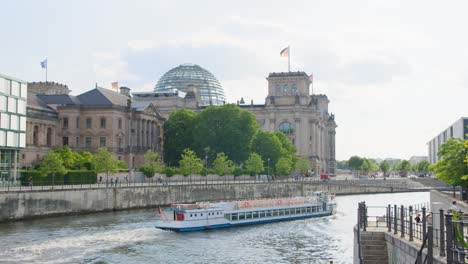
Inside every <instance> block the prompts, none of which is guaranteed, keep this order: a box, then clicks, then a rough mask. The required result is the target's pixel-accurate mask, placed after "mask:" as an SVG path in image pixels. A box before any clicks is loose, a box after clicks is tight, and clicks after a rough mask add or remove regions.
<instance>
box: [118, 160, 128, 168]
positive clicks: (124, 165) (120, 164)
mask: <svg viewBox="0 0 468 264" xmlns="http://www.w3.org/2000/svg"><path fill="white" fill-rule="evenodd" d="M116 166H117V169H119V170H128V164H127V162H125V160H117V161H116Z"/></svg>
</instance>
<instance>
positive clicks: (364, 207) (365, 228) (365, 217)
mask: <svg viewBox="0 0 468 264" xmlns="http://www.w3.org/2000/svg"><path fill="white" fill-rule="evenodd" d="M362 208H363V211H364V231H367V207H366V202H362Z"/></svg>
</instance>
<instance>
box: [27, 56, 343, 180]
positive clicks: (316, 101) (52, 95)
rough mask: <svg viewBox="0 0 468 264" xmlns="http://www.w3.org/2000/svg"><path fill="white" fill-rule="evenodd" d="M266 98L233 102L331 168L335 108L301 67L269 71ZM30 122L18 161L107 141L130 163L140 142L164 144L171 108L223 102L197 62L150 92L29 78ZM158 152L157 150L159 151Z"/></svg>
mask: <svg viewBox="0 0 468 264" xmlns="http://www.w3.org/2000/svg"><path fill="white" fill-rule="evenodd" d="M266 80H267V85H268V94H267V96H266V98H265V103H264V104H253V102H251V103H250V104H249V103H247V104H246V103H245V102H243V100H240V101H238V102H237V104H238V105H239V107H241V108H242V109H245V110H247V111H250V112H252V113H253V114H254V115H255V116H256V119H257V122H258V124H259V126H260V128H261V129H262V130H266V131H277V130H280V131H282V132H284V133H285V134H286V135H288V137H289V138H290V140H291V141H292V142H293V143H294V144H295V145H296V147H297V150H298V154H299V155H300V156H302V157H304V158H307V159H308V160H309V161H310V163H311V165H312V166H313V168H314V171H315V172H317V173H321V172H328V173H331V174H334V173H335V170H336V162H335V129H336V127H337V125H336V123H335V120H334V115H333V114H331V113H329V112H328V103H329V102H330V101H329V100H328V98H327V96H326V95H323V94H311V91H310V85H311V81H310V79H309V76H308V75H307V74H306V73H305V72H279V73H270V74H269V75H268V77H267V78H266ZM28 90H29V94H30V96H28V105H27V112H28V127H27V128H28V129H27V133H28V135H27V137H26V149H24V150H23V151H22V155H21V164H22V166H31V165H32V164H34V163H36V162H37V161H39V160H40V159H41V158H42V156H43V155H44V154H45V152H46V151H47V150H50V149H52V148H54V147H58V146H64V145H68V146H70V147H71V148H72V149H76V150H90V151H94V150H95V149H97V148H99V147H102V146H105V147H107V148H109V149H110V150H112V151H113V152H114V155H115V156H116V157H117V158H118V159H123V160H125V161H126V162H127V163H128V164H129V167H131V168H134V167H138V166H140V165H141V164H142V163H143V154H144V152H146V150H148V149H151V150H154V151H158V152H160V153H161V152H162V141H163V137H162V135H163V133H162V124H163V123H164V120H166V119H167V117H168V116H169V114H170V113H171V112H172V111H174V110H176V109H191V110H194V111H200V110H202V109H204V108H205V107H207V106H209V105H223V104H225V103H227V102H226V97H225V95H224V90H223V88H222V86H221V84H220V82H219V81H218V80H217V78H216V77H215V76H214V75H213V74H211V73H210V72H209V71H207V70H206V69H204V68H202V67H200V66H199V65H195V64H182V65H180V66H178V67H175V68H173V69H171V70H169V71H168V72H166V73H165V74H164V75H163V76H162V77H161V78H160V79H159V81H158V82H157V84H156V85H155V88H154V90H153V91H152V92H138V93H131V91H130V89H129V88H127V87H120V91H119V92H117V91H111V90H107V89H103V88H100V87H95V88H94V89H92V90H90V91H87V92H85V93H83V94H80V95H77V96H73V95H70V94H69V93H70V90H69V89H68V87H66V86H65V85H62V84H57V83H53V82H46V83H44V82H40V83H29V85H28ZM161 154H162V153H161Z"/></svg>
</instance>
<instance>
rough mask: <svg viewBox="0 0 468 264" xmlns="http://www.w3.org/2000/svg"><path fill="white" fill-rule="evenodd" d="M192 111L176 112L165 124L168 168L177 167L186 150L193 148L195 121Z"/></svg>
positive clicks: (165, 152)
mask: <svg viewBox="0 0 468 264" xmlns="http://www.w3.org/2000/svg"><path fill="white" fill-rule="evenodd" d="M196 118H197V114H196V113H195V112H194V111H192V110H187V109H181V110H175V111H173V112H172V113H171V114H170V115H169V118H168V119H167V120H166V122H164V125H163V130H164V143H163V144H164V147H163V151H164V161H165V163H166V164H167V165H168V166H176V165H177V164H178V163H179V160H180V157H181V155H182V153H183V151H184V149H186V148H193V140H194V135H193V132H194V131H195V120H196Z"/></svg>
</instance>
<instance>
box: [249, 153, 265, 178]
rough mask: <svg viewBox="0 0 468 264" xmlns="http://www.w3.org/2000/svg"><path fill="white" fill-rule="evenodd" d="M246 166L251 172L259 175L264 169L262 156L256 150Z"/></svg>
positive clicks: (251, 154)
mask: <svg viewBox="0 0 468 264" xmlns="http://www.w3.org/2000/svg"><path fill="white" fill-rule="evenodd" d="M245 168H246V169H247V170H248V171H249V172H250V173H252V174H254V175H258V174H259V173H260V172H262V171H263V170H264V167H263V160H262V157H261V156H260V155H258V154H257V153H255V152H253V153H250V156H249V158H248V159H247V160H246V161H245Z"/></svg>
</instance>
